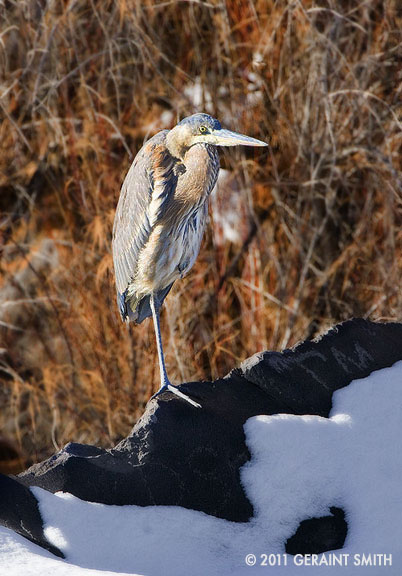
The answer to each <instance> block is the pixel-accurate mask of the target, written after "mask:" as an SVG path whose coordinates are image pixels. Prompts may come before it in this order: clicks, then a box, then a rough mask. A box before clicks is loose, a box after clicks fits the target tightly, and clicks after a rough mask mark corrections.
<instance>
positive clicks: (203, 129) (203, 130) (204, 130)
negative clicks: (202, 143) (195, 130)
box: [200, 126, 208, 134]
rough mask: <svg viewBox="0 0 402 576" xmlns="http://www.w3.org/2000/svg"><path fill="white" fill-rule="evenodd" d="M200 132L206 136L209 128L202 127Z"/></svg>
mask: <svg viewBox="0 0 402 576" xmlns="http://www.w3.org/2000/svg"><path fill="white" fill-rule="evenodd" d="M200 132H201V134H205V133H206V132H208V128H207V127H206V126H200Z"/></svg>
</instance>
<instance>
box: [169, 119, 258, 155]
mask: <svg viewBox="0 0 402 576" xmlns="http://www.w3.org/2000/svg"><path fill="white" fill-rule="evenodd" d="M195 144H211V145H212V146H268V144H266V143H265V142H262V141H261V140H257V139H256V138H251V137H250V136H245V135H244V134H238V133H237V132H232V131H231V130H225V129H224V128H222V126H221V125H220V122H219V121H218V120H216V119H215V118H212V116H209V114H193V115H192V116H188V117H187V118H184V119H183V120H182V121H181V122H179V123H178V124H177V126H175V127H174V128H172V130H170V132H169V133H168V135H167V145H168V148H169V150H170V151H171V153H172V154H173V155H174V156H178V157H179V158H183V156H184V154H185V153H186V151H187V150H188V149H189V148H191V146H194V145H195Z"/></svg>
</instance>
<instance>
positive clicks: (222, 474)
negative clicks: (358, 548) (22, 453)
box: [0, 320, 402, 538]
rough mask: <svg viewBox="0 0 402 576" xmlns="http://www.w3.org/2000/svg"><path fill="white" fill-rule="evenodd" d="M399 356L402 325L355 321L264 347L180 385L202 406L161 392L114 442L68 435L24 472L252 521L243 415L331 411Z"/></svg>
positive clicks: (118, 498) (96, 497) (115, 500)
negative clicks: (209, 376)
mask: <svg viewBox="0 0 402 576" xmlns="http://www.w3.org/2000/svg"><path fill="white" fill-rule="evenodd" d="M401 359H402V324H379V323H373V322H369V321H365V320H351V321H348V322H345V323H343V324H340V325H339V326H337V327H336V328H334V329H333V330H331V331H330V332H328V333H327V334H325V336H323V337H322V338H321V339H320V340H318V341H309V342H304V343H302V344H300V345H299V346H297V347H295V348H294V349H292V350H285V351H284V352H282V353H279V352H263V353H260V354H257V355H255V356H253V357H252V358H250V359H248V360H247V361H246V362H244V363H243V364H242V365H241V366H240V367H239V368H237V369H235V370H233V371H232V372H231V373H230V374H229V375H228V376H226V377H225V378H223V379H219V380H216V381H214V382H193V383H190V384H183V385H182V386H181V388H182V390H183V391H184V392H186V393H187V394H188V395H190V396H191V397H192V398H194V399H195V400H197V401H199V402H200V403H201V404H202V409H195V408H193V407H192V406H191V405H190V404H188V403H186V402H185V401H183V400H181V399H179V398H177V397H176V396H173V395H172V394H171V393H169V392H166V393H163V394H161V395H160V396H158V397H157V398H156V399H153V400H151V401H150V402H149V403H148V405H147V407H146V411H145V413H144V415H143V416H142V417H141V419H140V420H139V421H138V422H137V424H136V425H135V426H134V428H133V430H132V432H131V434H130V435H129V436H128V437H127V438H126V439H124V440H123V441H122V442H120V443H119V444H118V445H117V446H116V447H115V448H114V449H112V450H103V449H100V448H95V447H93V446H82V445H79V444H68V445H67V446H66V447H65V448H64V449H63V450H62V451H61V452H59V453H58V454H56V455H55V456H53V457H52V458H50V459H49V460H46V461H45V462H42V463H40V464H36V465H34V466H32V467H31V468H30V469H29V470H27V471H26V472H24V473H23V474H21V475H20V477H19V481H20V482H21V483H23V484H25V485H26V486H40V487H41V488H44V489H46V490H49V491H51V492H56V491H59V490H62V491H65V492H70V493H72V494H74V495H75V496H78V497H79V498H81V499H83V500H88V501H92V502H102V503H105V504H120V505H122V504H136V505H139V506H149V505H155V504H160V505H177V506H183V507H186V508H191V509H194V510H201V511H203V512H206V513H207V514H212V515H214V516H217V517H219V518H225V519H227V520H231V521H235V522H246V521H247V520H248V519H249V518H250V517H251V516H252V515H253V508H252V505H251V503H250V502H249V500H248V499H247V497H246V495H245V493H244V491H243V489H242V486H241V484H240V473H239V470H240V468H241V466H242V465H243V464H244V463H245V462H246V461H247V460H248V459H249V458H250V455H249V452H248V449H247V446H246V444H245V436H244V431H243V424H244V423H245V421H246V420H247V419H248V418H250V417H252V416H256V415H258V414H276V413H289V414H316V415H319V416H324V417H328V415H329V412H330V410H331V402H332V393H333V392H334V391H335V390H337V389H339V388H342V387H344V386H347V385H348V384H349V383H350V382H351V381H352V380H355V379H358V378H364V377H365V376H368V375H369V374H370V373H371V372H373V371H374V370H379V369H381V368H385V367H388V366H391V365H392V364H394V363H395V362H397V361H398V360H401ZM306 517H308V510H306ZM0 522H1V518H0ZM340 537H341V536H340V535H339V538H340Z"/></svg>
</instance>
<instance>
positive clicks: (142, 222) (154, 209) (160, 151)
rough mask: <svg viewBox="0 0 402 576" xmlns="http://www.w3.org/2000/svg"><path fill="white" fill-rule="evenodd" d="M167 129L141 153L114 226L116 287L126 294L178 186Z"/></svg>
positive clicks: (126, 183)
mask: <svg viewBox="0 0 402 576" xmlns="http://www.w3.org/2000/svg"><path fill="white" fill-rule="evenodd" d="M167 132H168V131H167V130H164V131H162V132H159V133H158V134H156V135H155V136H154V137H153V138H151V139H150V140H149V141H148V142H147V143H146V144H145V145H144V146H143V147H142V148H141V150H140V151H139V152H138V154H137V156H136V157H135V159H134V162H133V163H132V165H131V168H130V170H129V171H128V174H127V176H126V178H125V180H124V182H123V186H122V188H121V192H120V198H119V202H118V205H117V209H116V215H115V220H114V226H113V242H112V246H113V262H114V268H115V275H116V287H117V291H118V292H119V293H120V294H123V293H124V292H125V291H126V289H127V287H128V285H129V283H130V281H131V280H132V279H133V276H134V274H135V271H136V266H137V261H138V256H139V253H140V251H141V249H142V248H143V247H144V246H145V245H146V243H147V242H148V239H149V237H150V234H151V232H152V228H153V227H154V226H155V225H156V224H157V223H158V219H159V218H160V216H161V213H162V211H163V207H164V205H165V203H167V202H168V201H169V199H170V198H171V196H172V194H174V188H175V184H176V177H175V175H174V171H173V167H174V162H175V160H174V158H173V157H172V156H171V155H170V154H169V152H168V150H167V148H166V145H165V140H166V134H167Z"/></svg>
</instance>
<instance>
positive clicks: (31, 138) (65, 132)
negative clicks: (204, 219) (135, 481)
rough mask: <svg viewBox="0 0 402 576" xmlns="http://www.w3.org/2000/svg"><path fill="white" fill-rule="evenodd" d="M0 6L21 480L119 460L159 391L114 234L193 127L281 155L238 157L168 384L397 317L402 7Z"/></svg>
mask: <svg viewBox="0 0 402 576" xmlns="http://www.w3.org/2000/svg"><path fill="white" fill-rule="evenodd" d="M0 4H2V5H1V6H0V19H1V29H0V119H1V126H0V147H1V151H0V207H1V229H0V234H1V236H0V238H1V242H2V243H1V261H0V274H1V276H0V339H1V344H0V349H1V350H0V352H1V356H0V379H1V387H0V401H1V405H2V410H1V415H0V428H1V431H2V435H3V436H7V437H8V438H10V439H13V440H14V441H15V442H16V443H17V444H18V445H19V447H20V449H21V450H22V452H23V454H25V457H26V463H28V462H31V461H35V460H38V459H42V458H44V457H45V456H46V455H48V454H49V453H51V452H52V451H54V449H55V447H56V448H57V447H60V446H62V445H63V444H64V443H66V442H67V441H70V440H74V441H77V442H88V443H95V444H99V445H103V446H111V445H112V444H113V443H115V442H116V441H117V440H118V439H119V438H121V437H122V436H124V435H125V434H127V433H128V432H129V430H130V428H131V426H132V425H133V423H134V422H135V419H136V418H137V417H138V416H139V415H140V414H141V412H142V410H143V408H144V405H145V403H146V401H147V399H148V397H149V396H150V394H151V393H152V392H153V391H154V390H155V388H156V387H157V383H158V372H157V358H156V353H155V345H154V335H153V329H152V325H151V323H150V322H148V321H147V322H144V323H143V324H142V325H141V326H139V327H132V326H130V327H129V328H128V327H126V326H124V325H122V324H121V322H120V319H119V317H118V312H117V307H116V305H115V295H114V287H113V269H112V258H111V253H110V241H111V229H112V222H113V215H114V209H115V205H116V202H117V198H118V194H119V189H120V185H121V183H122V180H123V178H124V175H125V172H126V171H127V169H128V167H129V164H130V161H131V160H132V158H133V156H134V155H135V153H136V151H137V150H138V149H139V148H140V146H141V145H142V143H143V141H144V140H145V139H146V138H147V137H149V136H150V135H152V134H154V133H155V132H157V131H158V130H160V129H161V128H166V127H170V126H172V125H173V124H174V123H175V122H176V120H177V119H178V118H181V117H184V116H186V115H188V114H191V113H193V112H196V111H207V112H210V113H211V114H213V115H214V116H216V117H218V118H219V119H220V120H221V121H222V123H224V124H225V125H226V126H227V127H229V128H232V129H237V130H239V131H242V132H244V133H248V134H250V135H252V136H255V137H257V138H260V139H263V140H264V139H266V138H267V137H269V138H270V143H271V147H270V149H269V150H268V151H267V152H261V151H253V150H251V151H245V150H233V149H232V150H230V151H228V152H224V154H223V157H222V166H223V167H224V168H225V169H226V172H224V173H223V175H222V177H221V178H220V181H219V186H218V192H217V195H216V197H215V198H214V201H213V210H211V224H212V225H211V226H210V227H209V229H208V232H207V234H206V238H205V240H204V243H203V246H202V250H201V254H200V256H199V259H198V261H197V263H196V265H195V267H194V269H193V271H192V272H191V274H190V275H189V276H188V277H187V278H186V279H185V280H183V281H181V282H179V283H177V285H176V286H175V287H174V290H173V291H172V293H171V295H170V296H169V298H168V299H167V306H166V310H165V312H164V315H163V319H162V325H163V326H162V327H163V332H164V343H165V351H166V356H167V363H168V368H169V373H170V376H171V378H172V380H173V381H174V382H179V381H188V380H193V379H199V378H207V379H208V378H214V377H217V376H219V375H224V374H225V373H226V372H227V371H228V370H230V369H231V368H233V367H234V366H235V365H237V364H238V363H239V362H240V361H241V360H242V359H244V358H245V357H247V356H249V355H251V354H253V353H254V352H256V351H258V350H261V349H281V348H283V347H287V346H291V345H293V344H295V343H296V342H297V341H298V340H300V339H305V338H311V337H314V336H316V335H317V334H319V333H320V332H322V331H323V330H325V329H327V328H328V327H329V326H330V325H332V324H333V323H335V322H338V321H341V320H344V319H346V318H349V317H351V316H363V317H368V318H371V319H381V320H401V317H402V295H401V290H400V287H399V286H400V279H401V268H402V257H401V241H402V235H401V220H402V218H401V216H402V206H401V199H402V191H401V190H402V186H401V182H402V180H401V143H402V124H401V119H400V113H401V96H402V90H401V86H402V83H401V80H402V73H401V61H402V51H401V45H402V44H401V40H402V38H401V35H400V30H401V26H402V15H401V13H400V12H398V9H397V7H398V3H397V2H394V1H392V0H389V1H385V2H382V1H379V0H372V1H370V2H360V3H356V2H351V1H350V2H348V1H346V2H345V1H341V0H327V1H325V0H318V1H317V2H311V1H295V2H287V1H285V0H283V1H282V0H280V1H277V2H274V1H270V0H241V1H236V2H235V1H229V0H228V1H227V2H224V1H222V0H219V1H218V0H210V1H209V0H208V1H201V0H200V1H195V0H194V1H186V2H183V1H178V0H169V1H166V2H165V1H163V0H160V1H158V2H153V1H151V0H145V1H141V2H140V1H137V0H114V1H111V0H109V1H107V0H104V1H96V0H89V1H84V0H65V1H61V0H60V1H56V0H55V1H52V0H49V1H46V0H18V1H17V0H6V1H5V2H3V3H0Z"/></svg>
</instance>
